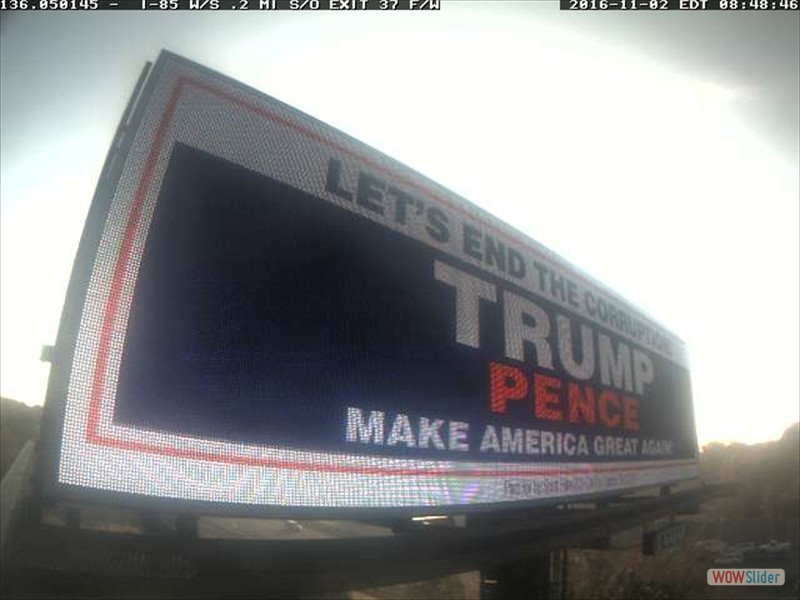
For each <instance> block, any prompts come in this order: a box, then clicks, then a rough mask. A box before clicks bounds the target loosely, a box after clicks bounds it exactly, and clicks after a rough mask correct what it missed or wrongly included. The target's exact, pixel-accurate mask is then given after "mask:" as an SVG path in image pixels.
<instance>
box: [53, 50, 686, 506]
mask: <svg viewBox="0 0 800 600" xmlns="http://www.w3.org/2000/svg"><path fill="white" fill-rule="evenodd" d="M170 62H171V63H178V64H180V65H184V66H186V67H187V68H190V69H192V70H195V71H197V72H200V73H204V74H207V75H209V76H212V77H214V78H217V79H219V80H222V81H224V82H225V83H226V84H228V85H230V86H232V87H235V88H237V89H239V90H242V91H243V92H245V93H246V94H248V95H257V96H259V97H266V95H265V94H263V93H261V92H259V91H257V90H255V89H253V88H250V87H248V86H245V85H243V84H241V83H240V82H237V81H235V80H233V79H231V78H229V77H225V76H224V75H221V74H219V73H217V72H214V71H212V70H210V69H207V68H205V67H203V66H201V65H198V64H196V63H194V62H192V61H189V60H187V59H184V58H182V57H179V56H177V55H174V54H172V53H169V52H162V54H161V56H160V57H159V59H158V60H157V61H156V63H155V65H154V66H153V67H152V68H150V66H149V64H148V66H147V67H145V69H144V71H143V73H142V75H141V76H140V78H139V82H138V83H137V86H136V89H135V91H134V94H133V96H132V98H131V100H130V102H129V104H128V107H127V108H126V111H125V113H124V115H123V117H122V121H121V123H120V125H119V127H118V130H117V133H116V135H115V138H114V140H113V142H112V145H111V150H110V151H109V154H108V157H107V159H106V162H105V165H104V167H103V171H102V173H101V175H100V179H99V182H98V186H97V189H96V191H95V195H94V198H93V200H92V203H91V206H90V210H89V213H88V216H87V220H86V226H85V228H84V232H83V235H82V238H81V241H80V245H79V248H78V253H77V257H76V260H75V265H74V268H73V273H72V276H71V278H70V282H69V287H68V291H67V295H66V299H65V303H64V309H63V312H62V318H61V323H60V326H59V332H58V337H57V342H56V345H55V349H54V352H53V356H52V361H51V362H52V368H51V373H50V380H49V385H48V392H47V399H46V403H45V411H44V415H43V427H42V432H43V433H42V438H41V439H42V441H41V451H40V454H39V462H40V475H41V481H42V483H43V484H44V485H43V490H44V492H45V495H46V497H47V498H49V499H51V500H74V501H82V502H85V501H88V502H97V503H115V504H117V505H125V506H132V507H138V508H146V509H152V510H163V511H168V512H182V513H196V514H220V515H237V516H261V517H270V516H272V517H288V516H301V517H302V516H305V517H311V518H320V517H326V518H354V517H358V518H384V517H385V518H397V517H405V516H411V515H418V514H430V513H431V512H434V513H440V514H466V513H484V512H498V511H514V510H519V509H523V508H533V507H539V506H545V505H552V504H556V503H563V502H580V501H582V500H591V499H595V498H601V497H608V496H615V495H619V493H620V492H619V491H611V492H598V493H593V494H585V495H576V496H568V497H559V498H544V499H537V500H520V501H514V502H510V501H509V502H499V503H481V504H475V505H449V506H448V505H439V506H435V507H430V506H415V507H410V506H406V507H395V508H388V507H384V508H363V507H353V508H318V507H297V506H294V507H292V506H278V505H275V506H272V505H269V506H268V505H244V504H234V503H223V502H208V501H190V500H184V499H177V498H160V497H154V496H153V497H150V496H143V495H136V494H131V493H124V492H112V491H106V490H100V489H89V488H84V487H78V486H73V485H69V484H62V483H58V477H57V474H58V461H59V458H60V455H61V444H62V435H63V429H64V426H65V423H64V421H65V408H66V401H67V399H66V396H67V388H68V385H69V377H70V373H71V372H72V368H73V362H74V360H75V354H76V344H77V337H78V329H79V323H80V320H81V316H82V309H83V306H84V302H85V300H86V297H87V291H88V288H89V280H90V276H91V272H92V268H93V264H94V260H95V258H96V256H97V253H98V250H99V245H100V239H101V236H102V233H103V228H104V225H105V220H106V218H107V216H108V213H109V210H110V207H111V203H112V199H113V198H112V196H113V190H114V189H115V188H116V186H117V184H118V182H119V179H120V177H121V176H122V171H123V166H124V164H125V162H126V159H127V157H128V155H129V153H130V152H131V148H132V145H133V137H134V136H133V135H132V133H134V132H136V131H137V128H138V127H139V125H140V123H141V122H142V119H143V117H144V115H145V110H146V107H147V104H148V100H149V99H150V98H151V97H152V95H153V92H154V88H155V85H156V82H157V81H158V79H159V75H160V74H161V72H162V71H163V69H164V68H165V66H166V65H167V64H168V63H170ZM270 102H273V103H276V104H278V105H280V106H281V108H282V109H283V110H286V111H288V112H289V113H291V114H293V115H295V116H297V117H298V118H300V119H302V120H304V121H306V122H311V123H314V124H317V125H319V126H320V127H324V128H325V129H326V130H328V131H335V133H336V135H337V136H340V137H341V139H344V140H347V141H348V142H349V143H352V144H355V145H358V146H360V147H361V148H365V149H367V148H368V147H367V146H366V145H365V144H363V143H361V142H358V141H357V140H354V139H353V138H351V137H350V136H348V135H347V134H344V133H342V132H339V131H338V130H334V129H333V128H331V127H330V126H328V125H325V124H322V123H320V122H319V121H317V120H316V119H314V118H313V117H309V116H308V115H305V114H304V113H301V112H300V111H297V110H296V109H294V108H292V107H290V106H287V105H285V104H283V103H280V102H278V101H276V100H275V99H273V98H271V97H270ZM369 151H370V152H371V153H374V155H375V156H379V157H381V158H382V159H386V160H389V161H391V162H392V163H393V164H398V165H399V164H400V163H398V161H396V160H394V159H391V158H389V157H386V156H385V155H383V154H382V153H380V152H379V151H376V150H374V149H371V148H369ZM401 166H402V165H401ZM405 168H406V169H408V167H405ZM408 170H410V169H408ZM429 183H430V185H431V187H432V188H433V189H440V186H438V184H435V183H434V182H429ZM459 200H460V201H461V202H464V203H465V205H466V206H467V207H468V209H469V210H472V209H473V208H474V209H475V210H480V209H477V208H475V207H474V205H472V204H471V203H469V202H468V201H467V200H464V199H463V198H459ZM481 212H483V211H481ZM518 237H519V238H520V239H523V240H525V241H528V240H527V238H525V236H523V235H522V234H518ZM550 260H557V261H558V262H559V263H560V264H564V265H565V264H567V263H566V261H564V260H563V259H561V258H560V257H555V258H553V257H550ZM569 267H570V268H571V269H573V270H574V271H575V272H576V273H578V274H579V276H580V277H581V278H583V279H585V280H586V281H588V282H590V283H591V285H593V286H595V287H596V288H598V289H600V290H601V291H603V292H604V293H607V294H608V295H609V296H610V297H611V298H616V299H619V296H617V294H616V293H615V292H613V291H612V290H609V289H608V288H607V287H606V286H604V285H603V284H602V283H599V282H597V281H595V280H594V279H593V278H591V277H590V276H588V275H586V274H584V273H583V272H582V271H580V270H579V269H577V268H575V267H574V266H572V265H569ZM622 302H624V303H625V305H628V303H627V302H626V301H624V299H623V300H622ZM637 311H638V312H639V314H642V315H643V317H645V318H646V319H648V320H650V321H651V322H653V323H655V321H654V320H652V319H651V318H650V317H648V316H647V315H645V314H644V313H642V311H640V310H638V309H637ZM692 433H693V435H694V439H695V441H696V434H695V433H694V432H692ZM695 447H696V443H695ZM695 460H696V458H695ZM671 462H673V463H677V462H679V461H671ZM687 462H688V461H687ZM684 479H686V478H685V477H680V478H677V479H675V480H673V481H670V480H667V481H659V483H658V484H648V485H642V486H637V487H629V488H625V489H624V492H626V493H627V492H630V491H633V490H635V489H638V488H641V487H652V486H653V485H669V484H671V483H676V482H678V481H681V480H684Z"/></svg>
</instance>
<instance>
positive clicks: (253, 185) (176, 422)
mask: <svg viewBox="0 0 800 600" xmlns="http://www.w3.org/2000/svg"><path fill="white" fill-rule="evenodd" d="M434 260H441V261H443V262H447V263H448V264H451V265H455V266H456V267H458V268H459V269H461V270H464V271H467V272H469V273H471V274H473V275H475V276H477V277H480V278H482V279H484V280H485V281H489V282H491V283H494V284H495V285H497V286H498V289H512V290H513V291H514V292H515V293H517V294H519V295H523V296H527V297H529V298H530V299H531V300H533V301H534V302H536V304H538V305H539V306H541V307H543V308H544V309H545V310H546V311H547V312H548V313H549V314H550V315H551V317H552V318H555V315H556V314H558V313H562V314H563V313H565V311H564V310H563V309H561V308H557V307H556V306H555V305H553V304H550V303H548V302H547V301H545V300H543V299H541V298H538V297H535V296H532V295H531V294H529V293H527V292H525V291H523V290H522V289H520V288H516V287H514V286H512V285H511V284H509V283H507V282H504V281H501V280H500V279H498V278H495V277H493V276H491V275H489V274H487V273H485V272H483V271H481V270H479V269H476V268H474V267H472V266H470V265H468V264H467V263H465V262H462V261H459V260H458V259H456V258H453V257H452V256H450V255H449V254H447V255H446V254H444V253H442V252H437V251H436V250H435V249H433V248H431V247H429V246H427V245H424V244H422V243H421V242H418V241H416V240H413V239H411V238H408V237H406V236H403V235H401V234H399V233H396V232H394V231H391V230H389V229H388V228H386V227H383V226H381V225H379V224H377V223H374V222H372V221H370V220H368V219H366V218H363V217H360V216H358V215H356V214H353V213H350V212H347V211H344V210H342V209H340V208H338V207H336V206H334V205H332V204H330V203H328V202H326V201H323V200H320V199H318V198H315V197H313V196H310V195H308V194H305V193H303V192H300V191H298V190H296V189H293V188H290V187H288V186H286V185H283V184H281V183H278V182H276V181H274V180H272V179H269V178H267V177H264V176H262V175H260V174H256V173H253V172H250V171H248V170H246V169H243V168H241V167H239V166H236V165H234V164H231V163H229V162H226V161H223V160H221V159H218V158H216V157H213V156H211V155H208V154H206V153H203V152H201V151H198V150H195V149H192V148H190V147H188V146H185V145H181V144H177V145H176V146H175V149H174V151H173V155H172V157H171V159H170V163H169V167H168V169H167V173H166V176H165V180H164V183H163V186H162V189H161V192H160V196H159V199H158V203H157V206H156V209H155V214H154V218H153V222H152V224H151V227H150V231H149V236H148V240H147V245H146V248H145V252H144V257H143V260H142V263H141V267H140V271H139V276H138V280H137V284H136V290H135V294H134V301H133V305H132V308H131V314H130V320H129V325H128V331H127V337H126V343H125V349H124V353H123V360H122V364H121V371H120V374H119V383H118V388H117V400H116V409H115V410H116V412H115V421H116V422H117V423H119V424H127V425H132V426H135V427H141V428H147V429H154V430H159V431H170V432H175V433H181V434H188V435H195V436H200V437H203V438H213V439H219V440H230V441H241V442H247V443H256V444H265V445H277V446H286V447H290V448H297V449H309V450H327V451H334V452H347V453H369V454H380V455H384V456H406V457H416V458H432V459H462V460H463V459H472V460H490V461H493V462H495V461H498V460H501V461H530V460H533V457H526V456H518V455H511V454H502V455H499V454H489V455H487V454H481V453H479V451H478V446H479V443H480V436H481V432H482V431H483V427H484V426H485V425H486V424H494V425H507V426H515V427H525V428H542V429H548V430H551V431H558V430H560V431H567V430H569V431H573V432H581V433H587V434H591V435H594V434H598V433H603V434H606V433H609V434H612V435H615V434H616V435H623V434H624V432H622V431H617V432H613V431H607V430H603V429H600V428H598V427H588V426H575V425H566V424H559V423H554V422H552V421H540V420H537V419H536V418H535V417H534V415H533V413H532V411H531V407H530V403H527V402H515V403H511V404H510V405H509V409H508V413H507V414H505V415H494V414H492V413H491V411H490V409H489V363H490V362H491V361H493V360H494V361H497V360H499V361H502V362H504V363H509V364H513V361H510V360H507V359H505V358H504V356H503V354H504V353H503V348H504V340H503V324H502V315H501V311H500V309H499V307H500V304H499V302H498V304H496V305H492V304H487V303H482V306H481V331H480V335H481V348H480V349H474V348H469V347H465V346H460V345H458V344H457V343H456V341H455V308H454V306H455V293H454V290H453V288H452V287H448V286H446V285H443V284H442V283H440V282H438V281H436V280H435V279H434V277H433V263H434ZM569 317H570V318H571V319H572V320H573V322H574V323H576V324H578V323H582V322H584V321H582V320H581V319H580V318H579V317H578V316H577V315H574V314H570V315H569ZM590 326H591V327H592V328H593V329H595V330H597V331H601V330H602V331H603V332H604V333H606V334H607V335H609V336H610V337H611V338H612V339H615V340H617V339H618V338H617V336H615V335H614V333H613V332H612V331H610V330H605V329H602V328H600V327H598V326H597V325H595V324H593V323H592V324H590ZM575 329H577V327H575ZM626 343H628V344H629V345H631V346H634V345H635V344H633V343H631V342H627V341H626ZM642 351H644V352H646V353H647V354H648V355H649V356H651V357H652V360H653V363H654V366H655V372H656V373H657V376H656V378H655V381H654V382H653V383H652V384H651V385H649V386H648V389H647V394H646V396H645V397H644V398H642V399H641V402H640V408H639V421H640V424H641V431H640V432H639V433H638V436H639V437H641V438H654V439H662V440H672V441H673V443H674V448H675V451H674V453H672V454H671V455H670V456H668V457H662V458H692V457H694V454H695V445H694V444H695V442H694V429H693V415H692V407H691V393H690V390H689V377H688V372H687V370H686V369H684V368H682V367H680V366H677V365H675V364H673V363H672V362H670V361H667V360H666V359H663V358H661V357H660V356H658V355H655V354H653V353H651V352H649V351H648V350H646V349H644V348H642ZM517 366H522V367H523V368H524V369H525V370H526V371H530V370H532V369H533V368H534V365H519V364H517ZM551 374H554V375H556V376H558V377H562V378H564V379H565V380H567V379H568V376H567V374H566V373H563V372H560V371H559V370H558V367H557V370H556V371H555V373H552V372H551ZM592 383H593V384H595V385H596V386H597V387H598V388H599V387H601V386H600V382H599V381H592ZM347 407H360V408H363V409H364V410H365V412H369V411H370V410H383V411H385V412H386V413H387V425H386V426H387V428H388V427H389V426H390V424H391V418H392V416H393V415H395V414H396V413H404V414H407V415H408V416H409V417H410V418H411V420H412V422H413V421H414V420H415V419H416V418H418V417H420V416H425V417H429V418H439V419H444V420H446V421H447V420H459V421H465V422H468V423H469V424H470V451H469V452H453V451H442V450H432V449H419V448H415V449H409V448H406V447H403V446H399V447H388V446H386V445H383V446H377V445H362V444H353V443H347V442H346V441H345V419H346V411H347ZM643 458H647V457H643ZM535 459H536V460H537V461H546V460H564V458H563V457H547V456H542V457H535ZM574 460H579V461H586V460H602V458H598V457H591V458H587V457H582V458H580V459H574ZM616 460H618V459H616Z"/></svg>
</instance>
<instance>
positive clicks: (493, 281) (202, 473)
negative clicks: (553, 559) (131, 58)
mask: <svg viewBox="0 0 800 600" xmlns="http://www.w3.org/2000/svg"><path fill="white" fill-rule="evenodd" d="M130 123H131V125H130V127H129V130H128V131H127V132H126V136H125V140H126V144H125V146H124V152H123V153H122V155H121V156H120V158H119V162H118V166H117V171H116V174H113V178H112V179H113V180H112V181H111V182H110V183H109V184H108V185H107V186H106V187H107V193H98V194H97V196H96V198H95V203H94V205H93V208H92V213H90V218H89V220H87V232H86V233H85V234H84V239H83V241H82V245H81V250H80V251H79V256H78V260H77V261H76V269H75V273H74V275H73V280H72V282H71V288H70V297H71V298H73V299H75V300H74V301H73V305H74V306H73V308H72V309H70V308H69V307H70V304H69V302H68V305H67V308H65V312H64V317H63V321H62V329H61V331H60V334H59V341H58V348H59V349H61V350H62V356H65V357H66V358H65V359H64V361H63V364H62V367H61V369H60V371H59V372H61V373H62V376H60V377H59V375H58V374H56V375H54V376H53V377H52V378H51V383H50V389H49V395H48V405H49V406H48V410H50V411H51V412H52V414H57V415H58V418H57V421H58V424H59V425H58V436H57V437H58V438H59V439H58V443H57V444H55V445H54V447H53V449H52V451H51V452H50V453H49V456H50V460H51V471H52V477H51V486H50V490H51V493H53V494H56V495H69V496H73V497H75V496H77V497H84V496H87V497H88V496H89V495H93V497H102V495H103V494H109V496H108V497H112V496H111V495H113V497H115V498H121V499H124V500H126V501H128V502H134V503H135V502H136V501H137V499H146V498H150V499H173V500H174V501H175V503H176V504H175V505H176V506H177V505H178V504H179V503H180V502H187V503H194V505H197V506H201V507H202V506H208V507H212V506H213V507H215V508H216V509H223V510H225V509H229V510H231V511H233V512H248V513H251V512H253V510H254V509H256V510H263V511H264V512H265V513H268V512H269V509H279V510H283V511H284V512H286V510H291V509H303V508H319V509H327V510H346V509H353V510H365V509H376V510H378V511H380V510H387V509H388V510H391V509H401V510H406V511H407V510H414V509H421V508H428V509H429V508H431V507H436V508H437V509H440V510H442V511H463V510H465V509H469V508H473V507H478V508H484V509H492V508H505V507H508V506H509V505H519V504H530V503H534V502H542V501H556V500H563V499H567V498H577V497H589V496H598V495H604V494H612V493H618V492H619V491H621V490H628V489H633V488H637V487H642V486H648V485H663V484H667V483H672V482H676V481H679V480H683V479H688V478H692V477H695V476H696V454H697V445H696V438H695V427H694V420H693V408H692V401H691V390H690V378H689V371H688V365H687V358H686V353H685V348H684V345H683V343H682V342H681V341H680V340H679V339H678V338H676V337H675V336H674V335H673V334H671V333H670V332H668V331H666V330H664V329H663V328H662V327H661V326H660V325H658V324H657V323H655V322H653V321H652V320H651V319H650V318H648V317H647V316H645V315H643V314H642V313H641V311H639V310H638V309H636V308H635V307H632V306H631V305H630V304H628V303H627V302H626V301H625V300H623V299H621V298H620V297H618V296H617V295H616V294H615V293H614V292H613V291H611V290H609V289H607V288H606V287H604V286H602V285H601V284H599V283H597V282H595V281H594V280H593V279H591V278H589V277H587V276H586V275H585V274H583V273H582V272H580V271H579V270H577V269H576V268H574V267H572V266H571V265H569V264H567V263H566V262H565V261H564V260H563V259H561V258H559V257H558V256H556V255H554V254H553V253H552V252H550V251H548V250H547V249H545V248H543V247H542V246H540V245H539V244H537V243H536V242H534V241H532V240H530V239H528V238H526V237H525V236H523V235H522V234H520V233H519V232H517V231H515V230H514V229H512V228H511V227H509V226H508V225H506V224H505V223H502V222H500V221H499V220H497V219H495V218H493V217H492V216H491V215H489V214H487V213H486V212H484V211H483V210H481V209H479V208H477V207H475V206H474V205H471V204H469V203H467V202H466V201H465V200H463V199H461V198H459V197H457V196H455V195H454V194H453V193H451V192H449V191H447V190H445V189H443V188H442V187H440V186H438V185H437V184H435V183H433V182H431V181H429V180H428V179H426V178H425V177H423V176H421V175H420V174H418V173H416V172H414V171H412V170H411V169H409V168H407V167H405V166H403V165H401V164H399V163H397V162H396V161H394V160H392V159H390V158H388V157H386V156H384V155H382V154H380V153H379V152H377V151H375V150H373V149H371V148H369V147H367V146H365V145H364V144H362V143H360V142H358V141H356V140H353V139H352V138H349V137H348V136H346V135H344V134H342V133H340V132H338V131H336V130H335V129H333V128H331V127H329V126H327V125H324V124H323V123H320V122H318V121H316V120H314V119H312V118H311V117H309V116H307V115H304V114H302V113H300V112H298V111H297V110H295V109H292V108H291V107H288V106H286V105H284V104H282V103H280V102H278V101H276V100H274V99H272V98H270V97H268V96H265V95H263V94H261V93H258V92H255V91H253V90H252V89H250V88H247V87H245V86H243V85H241V84H238V83H236V82H234V81H232V80H230V79H227V78H225V77H223V76H221V75H219V74H216V73H213V72H211V71H209V70H207V69H204V68H202V67H200V66H198V65H196V64H194V63H191V62H189V61H187V60H185V59H182V58H180V57H177V56H175V55H172V54H169V53H163V54H162V55H161V57H160V58H159V60H158V62H157V63H156V65H155V66H154V68H153V70H152V73H151V74H150V76H149V79H148V81H147V84H146V86H145V88H144V92H143V93H142V95H141V97H140V98H139V100H138V104H137V108H136V110H135V111H134V117H133V118H132V119H131V122H130ZM76 307H77V308H76ZM64 349H66V350H64ZM187 506H188V504H187Z"/></svg>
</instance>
